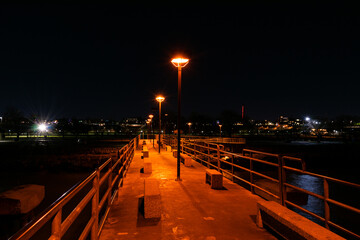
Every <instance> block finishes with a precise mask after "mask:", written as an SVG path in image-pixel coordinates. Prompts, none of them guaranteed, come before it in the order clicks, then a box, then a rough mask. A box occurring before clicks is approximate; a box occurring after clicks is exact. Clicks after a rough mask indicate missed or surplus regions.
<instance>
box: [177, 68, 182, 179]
mask: <svg viewBox="0 0 360 240" xmlns="http://www.w3.org/2000/svg"><path fill="white" fill-rule="evenodd" d="M180 121H181V67H180V66H179V67H178V119H177V130H178V136H177V137H178V141H177V164H176V167H177V178H176V180H177V181H181V179H180V144H181V143H180V124H181V122H180Z"/></svg>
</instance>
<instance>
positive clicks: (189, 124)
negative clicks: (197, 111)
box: [188, 122, 192, 135]
mask: <svg viewBox="0 0 360 240" xmlns="http://www.w3.org/2000/svg"><path fill="white" fill-rule="evenodd" d="M191 125H192V123H191V122H188V126H189V135H190V134H191V131H190V130H191Z"/></svg>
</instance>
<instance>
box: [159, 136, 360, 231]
mask: <svg viewBox="0 0 360 240" xmlns="http://www.w3.org/2000/svg"><path fill="white" fill-rule="evenodd" d="M166 141H170V142H171V139H169V138H168V139H166ZM200 141H201V140H196V141H187V140H182V141H181V145H182V146H181V149H182V152H183V153H187V154H189V155H192V157H193V158H194V159H195V160H199V161H201V162H203V163H204V164H206V165H207V166H208V167H210V166H212V167H214V168H217V169H218V170H219V171H223V172H226V173H227V174H229V175H230V176H231V177H232V179H234V178H236V179H238V180H240V181H242V182H244V183H246V184H249V185H250V187H251V191H252V192H253V193H254V189H255V188H256V189H259V190H261V191H263V192H265V193H267V194H269V195H271V196H273V197H275V198H276V199H278V200H280V203H281V204H283V205H284V206H287V205H289V206H292V207H295V208H297V209H299V210H301V211H303V212H305V213H308V214H309V215H311V216H313V217H315V218H317V219H319V220H321V221H323V222H324V223H325V227H326V228H329V226H332V227H335V228H337V229H338V230H342V231H343V232H345V233H347V234H349V235H352V236H355V237H357V238H360V235H358V234H356V233H354V232H352V231H350V230H348V229H346V228H344V227H342V226H339V225H338V224H335V223H334V222H332V221H331V220H330V208H329V207H328V204H329V203H331V204H334V205H337V206H338V207H341V208H345V209H347V210H350V211H352V212H354V213H358V214H360V209H358V208H356V207H353V206H350V205H347V204H345V203H342V202H339V201H336V200H334V199H331V198H330V194H329V185H328V181H331V182H335V183H338V184H343V185H346V186H350V187H354V188H359V189H360V184H356V183H352V182H348V181H344V180H340V179H336V178H333V177H328V176H324V175H320V174H316V173H312V172H309V171H306V170H305V162H304V161H303V160H302V159H301V158H296V157H292V156H283V155H280V154H273V153H266V152H261V151H256V150H251V149H244V150H243V151H244V152H243V154H242V155H241V154H236V153H232V152H227V151H224V150H221V149H220V148H219V147H217V148H214V147H210V146H209V145H206V144H207V142H205V143H206V144H204V145H201V144H199V142H200ZM175 143H176V142H175ZM210 151H217V154H216V155H215V156H214V155H212V154H208V153H209V152H210ZM221 153H223V154H226V155H228V156H229V157H230V160H231V162H230V161H226V160H224V159H221ZM244 153H250V156H244ZM252 153H255V154H262V155H265V156H271V157H274V158H277V162H270V161H266V160H261V159H257V158H255V157H254V156H252ZM202 157H204V158H205V159H206V160H204V159H203V158H202ZM234 158H240V159H245V160H248V161H249V163H250V167H249V168H247V167H244V166H241V165H237V164H234ZM210 159H213V160H214V161H210ZM285 160H290V161H296V162H300V163H301V169H297V168H294V167H290V166H286V164H285ZM214 162H217V165H215V164H214ZM253 162H259V163H262V164H266V165H269V166H272V167H277V168H278V179H275V178H272V177H270V176H267V175H264V174H262V173H260V172H256V171H255V170H254V169H253V166H252V163H253ZM221 163H224V164H228V165H229V166H231V168H232V170H231V171H229V170H227V169H224V168H222V167H221ZM234 167H236V168H240V169H242V170H245V171H247V172H248V173H249V174H250V181H248V180H245V179H243V178H241V177H239V176H237V175H235V174H234V171H233V168H234ZM286 171H293V172H296V173H300V174H306V175H310V176H314V177H317V178H320V179H322V180H323V182H324V193H323V194H322V195H320V194H317V193H313V192H311V191H308V190H306V189H302V188H300V187H297V186H295V185H292V184H290V183H288V182H286ZM254 175H259V176H262V177H265V178H267V179H269V180H272V181H274V182H276V183H278V184H279V196H277V195H275V194H273V193H270V192H269V191H267V190H266V189H264V188H262V187H260V186H258V185H256V184H255V182H254V179H253V176H254ZM286 187H289V188H294V189H296V190H298V191H301V192H304V193H306V194H309V195H311V196H314V197H316V198H319V199H321V200H323V201H324V203H325V206H324V212H325V213H324V216H325V217H322V216H320V215H318V214H316V213H313V212H310V211H309V210H307V209H304V208H303V207H301V206H299V205H297V204H295V203H293V202H290V201H288V200H287V197H286V195H287V193H286Z"/></svg>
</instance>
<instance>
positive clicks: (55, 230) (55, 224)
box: [49, 209, 62, 240]
mask: <svg viewBox="0 0 360 240" xmlns="http://www.w3.org/2000/svg"><path fill="white" fill-rule="evenodd" d="M61 215H62V209H60V210H59V211H58V213H57V214H56V215H55V217H54V219H53V221H52V224H51V237H50V238H49V239H51V240H60V239H61Z"/></svg>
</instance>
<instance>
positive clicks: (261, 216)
mask: <svg viewBox="0 0 360 240" xmlns="http://www.w3.org/2000/svg"><path fill="white" fill-rule="evenodd" d="M257 208H258V211H257V221H256V223H257V225H258V227H263V225H264V224H265V225H267V226H269V227H270V228H272V229H273V230H274V231H276V232H278V233H279V234H280V235H282V236H284V237H285V238H286V239H293V238H294V237H293V236H298V237H296V238H301V239H313V240H315V239H316V240H325V239H326V240H345V239H344V238H342V237H340V236H339V235H337V234H335V233H333V232H331V231H330V230H328V229H326V228H324V227H322V226H320V225H318V224H316V223H314V222H312V221H310V220H309V219H307V218H305V217H303V216H301V215H300V214H298V213H295V212H293V211H291V210H290V209H288V208H286V207H284V206H282V205H280V204H278V203H276V202H274V201H265V200H260V201H258V202H257ZM289 229H290V231H289Z"/></svg>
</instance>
